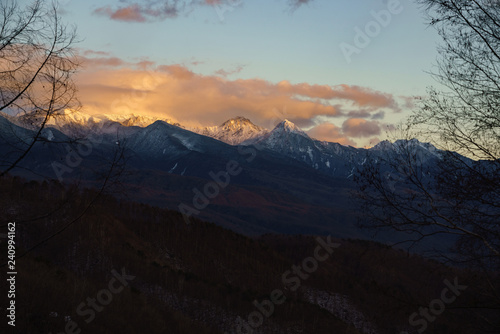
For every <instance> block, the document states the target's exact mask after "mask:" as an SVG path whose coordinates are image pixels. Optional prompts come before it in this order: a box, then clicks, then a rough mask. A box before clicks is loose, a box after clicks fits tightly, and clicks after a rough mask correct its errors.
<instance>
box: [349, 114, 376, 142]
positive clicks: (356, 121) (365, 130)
mask: <svg viewBox="0 0 500 334" xmlns="http://www.w3.org/2000/svg"><path fill="white" fill-rule="evenodd" d="M342 131H343V133H345V134H346V135H348V136H350V137H355V138H359V137H371V136H376V135H379V134H380V133H381V129H380V124H379V122H377V121H367V120H365V119H362V118H349V119H347V120H346V121H345V122H344V123H343V124H342Z"/></svg>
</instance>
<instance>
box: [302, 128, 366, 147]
mask: <svg viewBox="0 0 500 334" xmlns="http://www.w3.org/2000/svg"><path fill="white" fill-rule="evenodd" d="M307 133H308V135H309V136H311V137H312V138H316V139H318V140H323V141H329V142H334V143H339V144H341V145H351V146H356V142H355V141H353V140H352V139H350V138H349V137H347V136H346V135H345V134H344V133H343V132H342V129H341V128H339V127H338V126H336V125H335V124H332V123H328V122H325V123H321V124H319V125H317V126H315V127H314V128H312V129H311V130H309V131H308V132H307Z"/></svg>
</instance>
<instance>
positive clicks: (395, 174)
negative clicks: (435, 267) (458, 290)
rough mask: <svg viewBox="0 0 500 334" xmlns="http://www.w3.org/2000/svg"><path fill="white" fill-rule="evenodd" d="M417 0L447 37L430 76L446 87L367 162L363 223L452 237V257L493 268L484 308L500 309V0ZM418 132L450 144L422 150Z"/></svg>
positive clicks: (415, 235) (418, 236)
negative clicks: (388, 149) (381, 155)
mask: <svg viewBox="0 0 500 334" xmlns="http://www.w3.org/2000/svg"><path fill="white" fill-rule="evenodd" d="M417 2H418V3H419V4H420V5H422V7H423V8H424V10H425V14H426V16H427V18H428V20H429V24H430V25H431V26H433V27H435V28H436V29H437V31H438V33H439V35H440V36H441V37H442V41H443V42H442V44H441V46H440V47H439V49H438V51H439V59H438V62H437V68H438V71H437V73H433V74H432V75H433V76H434V77H435V79H436V80H437V81H438V82H439V83H440V84H442V85H443V86H444V87H443V88H442V89H437V88H431V89H430V90H429V93H428V96H426V97H424V98H422V99H421V100H420V101H419V102H418V104H419V105H418V106H417V108H416V110H415V111H414V112H413V114H412V115H411V116H410V117H409V119H408V120H407V122H406V123H405V124H404V126H402V127H401V130H402V131H401V132H402V134H403V137H404V139H407V140H405V141H399V142H397V143H396V144H395V147H394V154H393V155H391V156H390V158H389V159H386V160H385V161H383V160H382V161H381V160H380V159H379V160H375V159H374V160H372V161H371V162H370V163H367V164H366V165H365V166H364V167H363V168H362V169H361V170H360V172H359V174H358V177H357V180H358V181H359V184H360V189H361V192H360V197H361V199H362V200H363V203H364V206H365V210H364V211H365V212H367V213H368V215H367V216H368V218H367V220H365V221H363V222H362V225H363V226H368V227H374V228H377V229H391V230H396V231H403V232H408V235H411V236H412V237H411V241H413V242H418V241H421V240H424V239H426V238H427V237H429V236H432V235H437V234H441V235H445V236H449V237H450V238H453V240H455V243H454V247H453V249H452V251H454V253H453V256H450V253H449V252H442V253H440V255H442V256H443V257H445V258H446V259H448V260H451V261H454V262H459V263H462V264H463V263H465V264H466V265H468V266H471V267H474V268H476V269H477V268H479V269H481V270H483V271H484V272H485V273H489V275H490V276H489V278H490V280H489V281H488V282H484V286H485V289H487V293H488V294H489V295H490V296H491V297H492V303H491V304H489V305H476V307H478V308H485V309H497V310H498V308H499V305H500V298H499V294H498V288H499V287H498V270H499V269H500V3H499V2H498V1H487V0H417ZM415 137H418V138H420V139H424V140H428V141H431V142H433V143H434V144H435V145H436V147H438V148H439V149H441V150H442V151H436V152H434V153H435V155H434V156H433V155H432V154H422V152H423V151H422V149H421V148H422V147H421V144H420V143H418V142H415V141H412V140H411V138H415ZM478 284H483V282H478ZM485 291H486V290H485ZM490 325H491V324H490ZM497 325H498V324H497ZM485 327H487V323H486V322H485ZM496 329H498V328H496Z"/></svg>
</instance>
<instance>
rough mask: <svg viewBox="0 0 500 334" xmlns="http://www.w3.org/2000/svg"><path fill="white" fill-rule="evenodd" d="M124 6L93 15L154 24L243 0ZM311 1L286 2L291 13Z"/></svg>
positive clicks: (145, 1)
mask: <svg viewBox="0 0 500 334" xmlns="http://www.w3.org/2000/svg"><path fill="white" fill-rule="evenodd" d="M120 2H124V3H127V5H124V6H117V7H116V6H114V7H112V6H103V7H99V8H97V9H95V10H94V11H93V14H95V15H99V16H105V17H108V18H109V19H111V20H115V21H122V22H139V23H144V22H154V21H164V20H166V19H171V18H176V17H178V16H179V15H182V14H188V13H189V12H191V11H192V10H193V9H194V8H196V7H199V6H212V7H215V8H217V9H218V10H219V11H225V9H226V8H234V7H236V6H238V5H241V4H242V3H243V0H142V1H135V2H129V1H127V0H120ZM310 2H312V0H288V5H289V7H290V8H291V10H292V11H294V10H296V9H297V8H299V7H300V6H302V5H305V4H308V3H310Z"/></svg>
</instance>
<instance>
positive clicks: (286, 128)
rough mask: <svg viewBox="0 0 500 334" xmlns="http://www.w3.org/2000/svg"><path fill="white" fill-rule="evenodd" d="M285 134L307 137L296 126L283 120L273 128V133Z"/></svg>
mask: <svg viewBox="0 0 500 334" xmlns="http://www.w3.org/2000/svg"><path fill="white" fill-rule="evenodd" d="M275 131H276V132H285V133H295V134H299V135H302V136H305V137H309V136H308V135H307V134H306V133H305V132H304V131H302V130H301V129H300V128H299V127H298V126H297V125H295V124H294V123H292V122H290V121H289V120H287V119H285V120H283V121H282V122H280V123H279V124H278V125H276V127H275V128H274V130H273V132H275Z"/></svg>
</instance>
